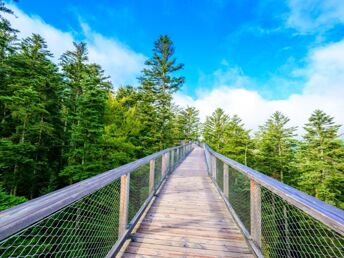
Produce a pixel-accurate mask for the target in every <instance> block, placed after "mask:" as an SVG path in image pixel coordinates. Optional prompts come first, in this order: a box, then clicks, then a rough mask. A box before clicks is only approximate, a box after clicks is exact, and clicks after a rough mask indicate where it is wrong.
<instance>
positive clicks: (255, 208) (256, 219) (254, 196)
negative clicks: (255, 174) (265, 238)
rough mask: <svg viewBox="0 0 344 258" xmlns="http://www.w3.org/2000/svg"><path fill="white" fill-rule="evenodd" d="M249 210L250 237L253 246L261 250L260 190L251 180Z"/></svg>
mask: <svg viewBox="0 0 344 258" xmlns="http://www.w3.org/2000/svg"><path fill="white" fill-rule="evenodd" d="M250 186H251V187H250V188H251V189H250V190H251V196H250V208H251V209H250V210H251V236H252V239H253V241H254V242H255V244H256V245H257V246H258V247H259V248H261V246H262V241H261V235H262V214H261V205H262V199H261V189H260V185H259V184H257V183H256V182H255V181H254V180H253V179H251V182H250Z"/></svg>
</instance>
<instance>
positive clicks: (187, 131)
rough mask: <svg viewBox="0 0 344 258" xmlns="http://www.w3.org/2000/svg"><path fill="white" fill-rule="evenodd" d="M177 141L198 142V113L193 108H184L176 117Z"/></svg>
mask: <svg viewBox="0 0 344 258" xmlns="http://www.w3.org/2000/svg"><path fill="white" fill-rule="evenodd" d="M175 134H176V138H177V141H179V142H180V141H185V142H189V141H194V142H195V141H198V140H199V136H200V120H199V111H198V110H197V109H196V108H194V107H186V108H185V109H182V110H180V111H179V112H178V113H177V115H176V133H175Z"/></svg>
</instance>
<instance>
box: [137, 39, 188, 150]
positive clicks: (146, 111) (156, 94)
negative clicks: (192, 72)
mask: <svg viewBox="0 0 344 258" xmlns="http://www.w3.org/2000/svg"><path fill="white" fill-rule="evenodd" d="M174 52H175V48H174V45H173V42H172V41H171V39H170V38H169V37H168V36H167V35H164V36H160V37H159V39H158V40H157V41H155V42H154V48H153V56H152V57H151V58H149V59H148V60H147V61H146V62H145V65H146V67H145V68H144V69H143V71H142V76H141V77H139V80H140V82H141V87H140V89H141V94H142V102H143V103H142V108H143V112H142V114H143V116H144V117H143V120H146V126H147V127H146V129H145V131H149V132H147V136H148V137H149V138H150V139H149V138H148V139H145V140H146V141H147V142H149V143H150V144H152V145H155V146H153V148H155V149H163V148H165V147H167V146H169V145H171V144H172V143H173V135H172V127H173V113H172V94H173V93H175V92H176V91H178V90H179V89H180V88H181V86H182V85H183V83H184V80H185V79H184V77H182V76H177V75H175V73H176V72H178V71H179V70H181V69H182V68H183V66H184V65H183V64H177V63H176V58H175V57H174ZM152 138H154V139H152Z"/></svg>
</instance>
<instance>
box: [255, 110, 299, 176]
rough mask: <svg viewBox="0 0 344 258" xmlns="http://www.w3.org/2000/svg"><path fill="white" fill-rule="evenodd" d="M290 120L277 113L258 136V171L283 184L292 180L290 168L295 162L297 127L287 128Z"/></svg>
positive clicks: (261, 128) (262, 127)
mask: <svg viewBox="0 0 344 258" xmlns="http://www.w3.org/2000/svg"><path fill="white" fill-rule="evenodd" d="M288 122H289V118H288V117H286V116H285V115H283V114H282V113H281V112H275V113H274V114H273V115H272V116H271V117H270V118H269V119H268V121H267V122H266V123H265V124H264V125H263V126H261V127H260V128H259V132H258V134H257V139H256V140H257V156H256V158H257V164H256V167H257V169H258V170H260V171H262V172H263V173H265V174H267V175H269V176H272V177H274V178H275V179H278V180H280V181H282V182H288V180H290V176H291V174H290V168H291V162H292V161H293V145H294V143H295V140H294V138H293V137H294V136H295V130H296V128H295V127H287V124H288Z"/></svg>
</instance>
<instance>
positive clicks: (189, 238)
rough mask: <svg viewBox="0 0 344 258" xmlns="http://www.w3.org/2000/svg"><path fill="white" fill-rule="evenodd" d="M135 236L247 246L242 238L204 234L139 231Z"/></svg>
mask: <svg viewBox="0 0 344 258" xmlns="http://www.w3.org/2000/svg"><path fill="white" fill-rule="evenodd" d="M135 237H140V238H149V239H158V240H168V241H177V242H180V241H181V242H185V241H188V242H192V243H200V244H206V243H209V244H212V245H223V244H228V245H240V246H246V247H247V244H246V242H243V241H242V240H241V239H234V238H233V239H231V241H228V239H222V238H212V237H204V236H181V235H178V234H172V233H165V232H161V233H152V234H144V233H140V232H137V233H136V234H135Z"/></svg>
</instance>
